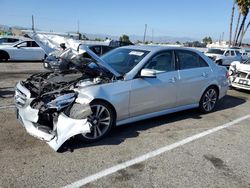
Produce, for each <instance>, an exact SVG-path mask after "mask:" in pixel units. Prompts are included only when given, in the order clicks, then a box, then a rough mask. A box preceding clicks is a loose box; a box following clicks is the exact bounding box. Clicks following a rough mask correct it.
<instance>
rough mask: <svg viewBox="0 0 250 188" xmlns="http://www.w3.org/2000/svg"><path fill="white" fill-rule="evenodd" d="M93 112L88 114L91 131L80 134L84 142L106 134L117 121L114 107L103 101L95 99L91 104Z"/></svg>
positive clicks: (92, 140) (93, 140)
mask: <svg viewBox="0 0 250 188" xmlns="http://www.w3.org/2000/svg"><path fill="white" fill-rule="evenodd" d="M90 107H91V110H92V114H91V115H90V116H88V121H89V123H90V124H91V128H90V130H91V132H90V133H85V134H81V135H79V138H80V139H81V140H82V141H84V142H95V141H97V140H100V139H102V138H103V137H104V136H106V135H107V134H108V133H109V132H110V130H111V128H112V127H113V125H114V123H115V115H114V112H113V110H112V108H111V107H110V106H109V105H108V104H106V103H105V102H102V101H96V102H95V101H94V102H92V103H91V104H90Z"/></svg>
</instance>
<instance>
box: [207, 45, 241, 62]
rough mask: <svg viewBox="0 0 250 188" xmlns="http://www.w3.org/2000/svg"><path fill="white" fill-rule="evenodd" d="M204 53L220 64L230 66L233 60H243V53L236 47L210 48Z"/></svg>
mask: <svg viewBox="0 0 250 188" xmlns="http://www.w3.org/2000/svg"><path fill="white" fill-rule="evenodd" d="M204 54H205V55H206V56H208V57H209V58H210V59H212V60H213V61H214V62H215V63H217V64H218V65H223V66H230V64H231V63H232V62H233V61H242V57H241V54H240V52H239V50H236V49H218V48H209V49H208V51H207V52H205V53H204Z"/></svg>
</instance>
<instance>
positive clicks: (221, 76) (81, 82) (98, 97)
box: [15, 46, 228, 150]
mask: <svg viewBox="0 0 250 188" xmlns="http://www.w3.org/2000/svg"><path fill="white" fill-rule="evenodd" d="M86 52H87V53H88V55H89V57H91V58H92V60H91V61H89V60H88V61H86V62H85V61H84V59H83V60H81V59H80V60H79V59H78V60H79V62H78V66H76V68H75V69H71V70H68V71H62V72H47V73H39V74H35V75H32V76H31V77H29V78H28V79H27V80H25V81H20V82H19V83H17V85H16V90H15V103H16V108H17V118H18V119H19V121H20V122H21V124H22V125H23V126H24V127H25V129H26V130H27V132H28V133H29V134H31V135H33V136H35V137H37V138H39V139H42V140H45V141H46V142H47V143H48V144H49V145H50V146H51V147H52V148H53V149H54V150H58V149H59V147H60V146H61V145H62V144H63V143H64V142H65V141H66V140H67V139H69V138H71V137H73V136H75V135H77V136H79V137H80V138H81V139H82V140H83V141H88V142H92V141H96V140H99V139H101V138H103V137H104V136H105V135H107V133H108V132H109V131H110V130H111V129H112V127H113V126H118V125H122V124H126V123H131V122H135V121H139V120H143V119H146V118H152V117H155V116H159V115H163V114H168V113H173V112H177V111H180V110H186V109H190V108H197V107H199V108H200V109H201V110H202V111H203V112H205V113H207V112H211V111H213V110H214V108H215V106H216V103H217V101H218V100H219V99H221V98H222V97H223V96H224V95H225V94H226V92H227V89H228V79H227V71H226V69H225V68H224V67H221V66H218V65H216V64H215V63H214V62H213V61H212V60H210V59H209V58H208V57H206V56H205V55H203V54H202V53H200V52H198V51H196V50H191V49H186V48H174V47H159V46H158V47H155V46H126V47H121V48H117V49H114V50H112V51H110V52H108V53H107V54H105V55H103V56H102V57H100V58H99V57H98V56H97V55H95V54H94V53H93V52H92V51H91V50H89V49H88V48H86ZM75 56H76V55H72V56H71V58H72V59H74V58H75Z"/></svg>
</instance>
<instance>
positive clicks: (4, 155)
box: [0, 63, 250, 188]
mask: <svg viewBox="0 0 250 188" xmlns="http://www.w3.org/2000/svg"><path fill="white" fill-rule="evenodd" d="M37 71H44V70H43V68H42V65H41V63H27V64H26V63H22V64H15V63H11V64H7V63H4V64H0V170H1V176H0V187H63V186H70V185H76V184H74V183H77V182H80V183H81V184H80V185H81V186H83V187H171V188H172V187H225V188H228V187H250V157H249V156H250V142H249V138H250V118H246V119H244V120H242V121H236V123H234V122H235V120H237V119H239V118H241V117H245V116H247V115H249V113H250V111H249V109H250V92H247V91H243V90H234V89H231V90H229V91H228V95H227V96H225V97H224V98H223V99H222V100H221V101H219V103H218V106H217V109H216V111H215V112H213V113H209V114H201V113H200V112H199V111H198V110H197V109H193V110H187V111H183V112H178V113H174V114H169V115H165V116H161V117H157V118H152V119H149V120H145V121H140V122H137V123H132V124H128V125H124V126H120V127H117V128H115V129H114V130H113V131H112V132H111V133H110V134H109V135H108V136H107V137H106V138H104V139H103V140H101V141H99V142H96V143H93V144H86V143H81V142H80V141H79V140H77V139H70V140H68V141H67V142H66V143H65V144H64V145H63V147H62V148H61V149H60V151H59V152H55V151H53V150H52V149H51V148H50V147H49V146H48V145H47V144H46V143H45V142H44V141H40V140H38V139H36V138H34V137H32V136H30V135H28V134H27V133H26V131H25V130H24V129H23V128H22V127H21V125H20V124H19V123H18V122H17V121H16V117H15V109H14V108H13V94H14V89H13V87H14V85H15V83H16V82H17V81H18V80H22V79H25V78H26V77H27V76H28V75H30V74H32V73H34V72H37ZM230 122H233V123H232V125H231V124H230V126H228V127H225V128H223V129H221V130H218V131H215V132H212V133H210V134H207V135H205V136H202V137H199V138H197V139H195V140H191V141H189V142H186V143H185V144H183V143H184V142H182V141H183V140H185V139H187V138H194V136H195V135H197V134H199V133H202V132H206V131H210V130H213V129H216V128H217V127H219V126H222V125H228V123H230ZM179 143H182V144H179ZM173 144H174V145H175V146H176V147H174V148H172V149H171V148H170V149H169V150H167V151H164V152H162V153H160V154H159V155H155V156H154V157H151V158H149V159H145V160H143V161H141V162H138V163H135V164H133V165H130V166H126V165H125V166H124V164H127V163H126V162H127V161H134V159H136V158H138V157H140V156H145V155H146V154H149V153H154V151H157V150H158V149H160V148H164V147H165V148H166V147H169V146H172V145H173ZM119 164H122V165H123V167H122V168H121V169H120V170H118V171H115V172H114V173H109V174H104V173H103V172H105V170H107V169H110V168H112V167H117V166H119ZM98 175H99V177H100V178H99V179H97V178H96V177H98ZM86 177H93V179H92V180H91V181H88V183H86V184H83V183H82V182H83V181H84V180H86Z"/></svg>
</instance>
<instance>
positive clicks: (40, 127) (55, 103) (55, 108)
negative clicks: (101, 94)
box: [15, 82, 92, 151]
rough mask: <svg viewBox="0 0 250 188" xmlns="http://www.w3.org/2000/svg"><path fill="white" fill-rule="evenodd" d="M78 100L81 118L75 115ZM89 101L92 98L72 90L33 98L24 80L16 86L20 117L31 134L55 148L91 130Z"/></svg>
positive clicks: (17, 106) (17, 110) (17, 108)
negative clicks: (73, 112)
mask: <svg viewBox="0 0 250 188" xmlns="http://www.w3.org/2000/svg"><path fill="white" fill-rule="evenodd" d="M75 103H78V104H79V103H81V106H82V111H81V113H82V115H81V118H74V117H71V108H72V106H73V105H74V104H75ZM89 103H90V100H84V101H79V100H77V93H76V92H74V91H72V90H69V91H64V92H60V93H56V94H50V95H45V96H39V97H36V98H33V97H32V93H31V92H30V91H29V90H28V89H27V88H26V87H25V86H24V84H23V83H22V82H19V83H18V84H17V85H16V89H15V104H16V115H17V118H18V120H19V121H20V123H21V124H22V125H23V127H24V128H25V129H26V131H27V132H28V133H29V134H30V135H32V136H34V137H36V138H39V139H41V140H44V141H46V142H47V143H48V144H49V145H50V147H52V148H53V149H54V150H55V151H57V150H58V149H59V148H60V146H61V145H62V144H63V143H64V142H65V141H66V140H68V139H69V138H71V137H72V136H75V135H77V134H84V133H89V132H90V127H91V124H90V123H89V122H88V121H87V116H89V115H91V113H92V111H91V108H90V106H89Z"/></svg>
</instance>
